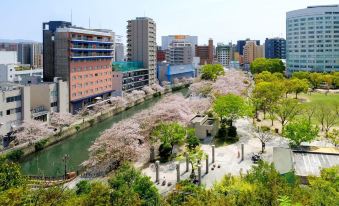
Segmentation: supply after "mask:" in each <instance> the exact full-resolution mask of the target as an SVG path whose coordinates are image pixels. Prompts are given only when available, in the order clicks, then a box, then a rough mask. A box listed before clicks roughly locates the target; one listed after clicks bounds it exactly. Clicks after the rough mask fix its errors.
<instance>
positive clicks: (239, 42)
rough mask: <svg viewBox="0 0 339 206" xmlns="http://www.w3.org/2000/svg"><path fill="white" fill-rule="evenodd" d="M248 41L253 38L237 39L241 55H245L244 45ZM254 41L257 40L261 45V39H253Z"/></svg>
mask: <svg viewBox="0 0 339 206" xmlns="http://www.w3.org/2000/svg"><path fill="white" fill-rule="evenodd" d="M247 41H251V40H250V39H246V40H239V41H237V51H238V52H239V55H244V46H245V44H246V42H247ZM252 41H255V42H256V44H257V45H260V40H252Z"/></svg>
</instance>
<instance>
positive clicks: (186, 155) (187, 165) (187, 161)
mask: <svg viewBox="0 0 339 206" xmlns="http://www.w3.org/2000/svg"><path fill="white" fill-rule="evenodd" d="M185 157H186V172H188V170H189V166H190V162H189V159H188V153H185Z"/></svg>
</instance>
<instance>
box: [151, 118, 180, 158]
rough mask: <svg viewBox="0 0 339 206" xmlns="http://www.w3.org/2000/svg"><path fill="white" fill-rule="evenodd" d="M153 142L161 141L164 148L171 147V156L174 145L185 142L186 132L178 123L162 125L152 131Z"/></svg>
mask: <svg viewBox="0 0 339 206" xmlns="http://www.w3.org/2000/svg"><path fill="white" fill-rule="evenodd" d="M151 136H152V138H153V140H155V141H157V140H160V142H161V145H162V148H166V147H168V146H169V147H170V153H169V154H170V155H171V154H172V152H173V148H174V145H177V144H182V143H184V141H185V137H186V130H185V128H184V127H183V126H181V125H180V124H179V123H177V122H170V123H161V124H159V125H158V126H157V127H156V128H155V129H154V130H153V131H152V135H151Z"/></svg>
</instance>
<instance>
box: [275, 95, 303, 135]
mask: <svg viewBox="0 0 339 206" xmlns="http://www.w3.org/2000/svg"><path fill="white" fill-rule="evenodd" d="M300 108H301V107H300V104H299V102H298V101H297V100H295V99H281V100H280V101H279V102H278V104H277V105H276V115H277V118H278V120H279V122H280V123H281V127H282V129H284V126H285V125H286V124H287V123H288V122H289V121H292V120H293V119H294V118H295V116H297V115H298V114H299V113H300V110H301V109H300Z"/></svg>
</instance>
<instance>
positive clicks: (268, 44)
mask: <svg viewBox="0 0 339 206" xmlns="http://www.w3.org/2000/svg"><path fill="white" fill-rule="evenodd" d="M265 58H268V59H286V40H285V39H284V38H278V37H277V38H272V39H269V38H266V40H265Z"/></svg>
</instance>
